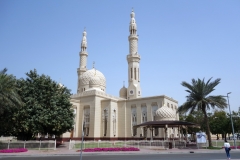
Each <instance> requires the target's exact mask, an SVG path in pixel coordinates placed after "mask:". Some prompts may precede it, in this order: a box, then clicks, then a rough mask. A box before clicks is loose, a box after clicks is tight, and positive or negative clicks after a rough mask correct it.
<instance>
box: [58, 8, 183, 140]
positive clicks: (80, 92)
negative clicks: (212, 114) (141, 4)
mask: <svg viewBox="0 0 240 160" xmlns="http://www.w3.org/2000/svg"><path fill="white" fill-rule="evenodd" d="M130 16H131V19H130V24H129V36H128V41H129V54H128V55H127V57H126V59H127V64H128V72H127V73H128V86H127V87H125V86H123V87H122V88H121V89H120V91H119V97H116V96H112V95H109V94H107V93H106V79H105V76H104V75H103V74H102V73H101V72H100V71H98V70H96V69H95V68H94V67H93V68H92V69H87V67H86V66H87V58H88V52H87V33H86V31H85V30H84V32H83V37H82V42H81V51H80V53H79V55H80V66H79V68H78V69H77V75H78V88H77V94H74V95H72V96H71V103H72V105H73V109H74V113H75V125H74V129H73V130H72V132H67V133H65V134H63V135H62V138H71V139H78V138H81V137H82V135H83V133H84V138H85V140H131V139H144V138H146V137H149V135H150V134H151V135H152V136H153V138H163V137H172V138H173V137H177V136H178V135H177V134H178V131H177V128H168V129H167V130H168V131H167V132H166V131H165V130H164V129H161V128H159V129H156V128H155V129H154V128H152V130H147V129H146V128H144V127H143V128H134V127H133V126H135V125H138V124H141V123H144V122H147V121H166V120H179V116H178V114H177V113H176V111H177V107H178V102H177V101H176V100H174V99H172V98H170V97H168V96H165V95H160V96H152V97H142V96H141V95H142V90H141V85H140V59H141V57H140V55H139V53H138V35H137V23H136V20H135V13H134V11H132V12H131V14H130ZM166 133H167V135H166Z"/></svg>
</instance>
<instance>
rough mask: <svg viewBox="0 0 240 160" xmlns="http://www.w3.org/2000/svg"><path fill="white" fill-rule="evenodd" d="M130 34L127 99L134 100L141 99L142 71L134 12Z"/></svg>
mask: <svg viewBox="0 0 240 160" xmlns="http://www.w3.org/2000/svg"><path fill="white" fill-rule="evenodd" d="M129 32H130V35H129V36H128V41H129V54H128V55H127V61H128V91H127V98H128V99H133V98H139V97H141V87H140V69H139V62H140V55H139V54H138V35H137V24H136V21H135V13H134V11H133V10H132V13H131V21H130V25H129Z"/></svg>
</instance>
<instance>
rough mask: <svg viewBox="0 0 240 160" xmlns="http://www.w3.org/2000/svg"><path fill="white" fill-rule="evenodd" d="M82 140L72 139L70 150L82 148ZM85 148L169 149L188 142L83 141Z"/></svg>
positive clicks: (182, 146)
mask: <svg viewBox="0 0 240 160" xmlns="http://www.w3.org/2000/svg"><path fill="white" fill-rule="evenodd" d="M81 143H82V142H81V141H75V140H70V142H69V150H71V149H80V148H81ZM82 146H83V149H86V148H119V147H135V148H139V149H140V148H148V149H168V148H185V147H186V142H185V141H181V140H175V141H166V140H165V141H164V140H162V141H161V140H152V141H147V140H144V141H83V145H82Z"/></svg>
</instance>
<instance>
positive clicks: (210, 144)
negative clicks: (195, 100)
mask: <svg viewBox="0 0 240 160" xmlns="http://www.w3.org/2000/svg"><path fill="white" fill-rule="evenodd" d="M203 114H204V119H205V122H206V126H207V136H208V144H209V147H212V138H211V133H210V128H209V122H208V116H207V112H206V110H204V109H203Z"/></svg>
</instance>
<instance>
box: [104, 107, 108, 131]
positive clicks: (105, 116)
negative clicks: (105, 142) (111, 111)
mask: <svg viewBox="0 0 240 160" xmlns="http://www.w3.org/2000/svg"><path fill="white" fill-rule="evenodd" d="M107 119H108V111H107V110H106V109H105V110H104V136H107Z"/></svg>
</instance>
